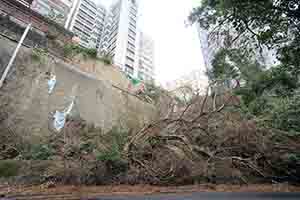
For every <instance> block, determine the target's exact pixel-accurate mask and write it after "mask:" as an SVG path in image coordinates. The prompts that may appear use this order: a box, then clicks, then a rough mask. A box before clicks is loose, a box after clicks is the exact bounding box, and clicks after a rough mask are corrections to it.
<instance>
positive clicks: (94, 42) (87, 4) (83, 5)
mask: <svg viewBox="0 0 300 200" xmlns="http://www.w3.org/2000/svg"><path fill="white" fill-rule="evenodd" d="M76 4H77V5H76V6H75V9H74V12H73V14H72V19H71V20H70V22H69V23H68V25H67V28H68V29H69V30H71V31H72V32H74V33H75V35H76V36H78V37H79V38H80V45H81V46H83V47H86V48H97V47H99V43H100V39H101V36H102V32H103V30H104V19H105V16H106V9H105V8H104V7H103V6H101V5H97V4H95V3H94V1H92V0H78V2H76Z"/></svg>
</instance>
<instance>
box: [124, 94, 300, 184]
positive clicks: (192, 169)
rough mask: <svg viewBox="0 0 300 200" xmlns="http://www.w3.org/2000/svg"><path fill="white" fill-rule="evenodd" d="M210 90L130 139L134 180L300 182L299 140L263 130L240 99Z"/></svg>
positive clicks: (128, 148) (128, 150)
mask: <svg viewBox="0 0 300 200" xmlns="http://www.w3.org/2000/svg"><path fill="white" fill-rule="evenodd" d="M210 91H211V90H207V92H206V94H205V95H200V94H198V93H193V96H192V97H191V98H190V100H189V101H187V102H185V103H184V106H183V105H182V104H181V105H179V104H176V103H174V104H173V105H171V104H169V108H170V109H171V111H169V112H167V116H164V117H162V118H161V119H160V120H158V121H156V122H154V123H153V124H150V125H147V126H145V127H144V128H143V129H142V130H140V131H139V132H138V133H137V134H135V135H134V136H132V137H131V139H130V140H129V141H128V142H127V144H126V145H125V146H124V149H123V153H124V155H125V156H126V157H127V159H128V161H129V163H130V171H131V173H130V171H129V175H130V174H132V176H133V177H131V178H132V179H134V180H137V181H138V182H145V183H150V184H164V185H165V184H192V183H207V182H211V183H229V182H230V183H241V184H248V183H259V182H269V183H270V182H286V181H289V182H293V183H299V182H300V159H299V157H297V156H298V154H299V150H300V137H299V136H297V135H290V134H288V133H286V132H282V131H279V130H270V129H264V128H261V127H258V126H257V125H256V123H255V122H254V121H253V120H248V119H245V117H243V115H242V114H241V112H239V107H240V99H239V98H238V97H237V96H235V95H234V94H233V93H231V92H230V91H229V92H225V93H223V94H217V93H215V92H210ZM174 102H175V101H174ZM168 103H169V101H168ZM129 177H130V176H129Z"/></svg>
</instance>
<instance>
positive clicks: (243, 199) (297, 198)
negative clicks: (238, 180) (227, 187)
mask: <svg viewBox="0 0 300 200" xmlns="http://www.w3.org/2000/svg"><path fill="white" fill-rule="evenodd" d="M272 199H276V200H300V193H219V192H216V193H192V194H174V195H172V194H159V195H148V196H129V197H99V198H92V199H83V200H272Z"/></svg>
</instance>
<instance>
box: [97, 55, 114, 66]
mask: <svg viewBox="0 0 300 200" xmlns="http://www.w3.org/2000/svg"><path fill="white" fill-rule="evenodd" d="M99 60H101V61H102V62H103V63H104V64H106V65H111V64H112V58H111V57H110V56H102V57H101V58H99Z"/></svg>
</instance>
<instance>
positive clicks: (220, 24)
mask: <svg viewBox="0 0 300 200" xmlns="http://www.w3.org/2000/svg"><path fill="white" fill-rule="evenodd" d="M189 20H190V22H192V23H198V24H199V26H200V27H201V28H202V29H205V30H207V31H208V32H209V40H217V39H218V38H222V43H223V44H222V45H221V46H220V47H219V49H218V51H217V53H216V54H215V55H214V59H213V60H212V63H211V65H212V68H211V69H209V71H208V74H209V78H210V79H211V80H221V81H235V82H237V83H238V84H237V85H238V87H236V88H235V89H234V92H236V94H238V95H240V96H241V99H242V103H243V105H244V108H245V109H244V111H246V112H247V113H248V114H250V115H252V116H254V117H255V118H256V119H257V121H260V122H263V124H264V125H266V124H267V125H270V126H271V127H274V128H279V129H282V130H285V131H297V132H299V131H300V126H299V125H297V121H299V120H300V113H298V112H297V109H296V107H297V106H300V105H299V104H300V103H299V101H298V100H299V99H300V98H299V91H300V90H299V75H300V2H299V1H298V0H244V1H241V0H203V1H202V3H201V4H200V5H199V6H198V7H196V8H194V9H193V11H192V13H191V14H190V16H189ZM263 50H266V51H273V52H275V55H276V59H277V60H278V62H277V63H276V64H275V65H272V66H268V65H265V64H263V63H261V62H259V59H258V54H257V52H260V53H262V51H263Z"/></svg>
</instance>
